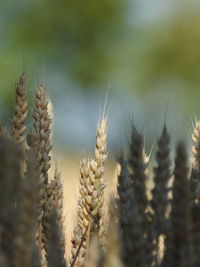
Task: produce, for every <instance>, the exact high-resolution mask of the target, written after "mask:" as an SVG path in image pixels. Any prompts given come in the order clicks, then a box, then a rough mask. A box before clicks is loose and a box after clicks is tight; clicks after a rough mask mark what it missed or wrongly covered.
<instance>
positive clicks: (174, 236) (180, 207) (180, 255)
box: [162, 142, 190, 266]
mask: <svg viewBox="0 0 200 267" xmlns="http://www.w3.org/2000/svg"><path fill="white" fill-rule="evenodd" d="M187 160H188V159H187V152H186V148H185V144H184V143H183V142H179V144H178V145H177V150H176V159H175V168H174V184H173V199H172V211H171V220H170V224H171V225H170V227H171V228H170V232H169V234H168V236H167V240H166V255H165V257H164V259H163V264H162V266H189V265H188V264H189V262H188V261H189V259H190V254H189V250H190V248H189V227H190V214H189V180H188V171H189V168H188V162H187Z"/></svg>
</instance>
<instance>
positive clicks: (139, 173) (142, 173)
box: [128, 126, 148, 224]
mask: <svg viewBox="0 0 200 267" xmlns="http://www.w3.org/2000/svg"><path fill="white" fill-rule="evenodd" d="M128 159H129V166H130V169H131V173H130V179H131V184H132V187H133V191H134V194H135V198H136V201H137V203H138V205H139V210H140V214H141V215H142V214H144V213H145V211H146V209H147V206H148V200H147V194H146V181H147V175H146V174H147V161H146V155H145V150H144V138H143V136H142V134H139V133H138V131H137V130H136V128H135V126H133V127H132V135H131V142H130V145H129V158H128ZM145 220H146V219H145V216H144V224H145Z"/></svg>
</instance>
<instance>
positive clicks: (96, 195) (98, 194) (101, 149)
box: [72, 119, 107, 266]
mask: <svg viewBox="0 0 200 267" xmlns="http://www.w3.org/2000/svg"><path fill="white" fill-rule="evenodd" d="M106 143H107V126H106V119H102V121H101V123H100V125H99V126H98V128H97V133H96V145H95V156H94V159H88V160H86V159H83V161H82V162H81V165H80V199H79V202H78V205H79V209H78V222H77V226H76V227H75V229H74V236H73V239H72V244H73V248H72V260H73V259H74V257H75V255H76V252H77V249H78V248H79V246H80V242H81V240H82V238H83V235H84V232H85V230H86V227H88V226H89V227H90V231H88V235H92V234H93V233H94V232H95V233H98V234H99V238H100V239H101V240H102V239H103V236H104V232H105V227H106V216H105V213H104V211H105V207H104V188H105V181H104V169H105V162H106V158H107V149H106V147H107V144H106ZM103 214H104V216H103ZM87 242H89V240H87ZM87 242H86V241H84V242H83V245H82V248H81V250H80V254H79V258H78V259H77V260H76V265H77V266H81V264H83V262H84V258H85V250H86V247H87Z"/></svg>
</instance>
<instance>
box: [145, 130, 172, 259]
mask: <svg viewBox="0 0 200 267" xmlns="http://www.w3.org/2000/svg"><path fill="white" fill-rule="evenodd" d="M169 145H170V136H169V134H168V131H167V128H166V126H165V125H164V127H163V131H162V134H161V137H160V139H159V140H158V151H157V153H156V161H157V166H156V167H155V168H154V188H153V190H152V200H151V207H152V209H153V215H152V222H151V225H150V227H151V228H152V229H151V231H152V235H153V238H154V244H155V249H156V250H159V247H158V244H159V236H160V235H161V234H164V235H165V236H166V234H167V229H168V223H167V218H166V214H167V208H168V206H169V199H168V191H169V188H168V186H169V180H170V178H171V170H170V168H171V160H170V147H169ZM156 255H159V253H158V251H157V253H156ZM155 260H156V261H158V260H159V259H155Z"/></svg>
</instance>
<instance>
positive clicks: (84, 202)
mask: <svg viewBox="0 0 200 267" xmlns="http://www.w3.org/2000/svg"><path fill="white" fill-rule="evenodd" d="M89 163H90V162H89V160H86V159H85V158H83V160H82V161H81V163H80V198H79V201H78V218H77V225H76V227H75V228H74V233H73V238H72V250H71V253H72V262H73V261H75V260H76V261H75V265H74V266H83V264H84V261H85V256H86V250H87V243H88V237H89V235H88V233H89V231H87V234H86V235H85V237H84V233H85V232H86V230H87V228H88V227H89V225H90V223H91V220H92V218H91V215H90V214H89V212H90V204H91V194H92V191H93V187H92V185H91V181H90V177H89V175H90V164H89ZM80 245H81V247H80ZM78 249H79V255H77V251H78Z"/></svg>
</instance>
